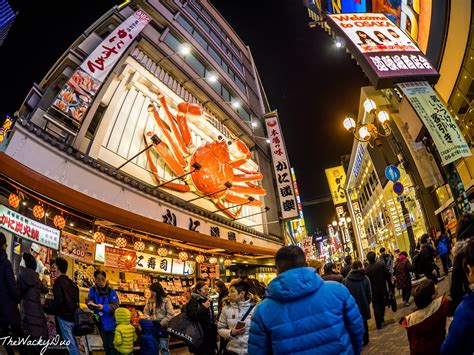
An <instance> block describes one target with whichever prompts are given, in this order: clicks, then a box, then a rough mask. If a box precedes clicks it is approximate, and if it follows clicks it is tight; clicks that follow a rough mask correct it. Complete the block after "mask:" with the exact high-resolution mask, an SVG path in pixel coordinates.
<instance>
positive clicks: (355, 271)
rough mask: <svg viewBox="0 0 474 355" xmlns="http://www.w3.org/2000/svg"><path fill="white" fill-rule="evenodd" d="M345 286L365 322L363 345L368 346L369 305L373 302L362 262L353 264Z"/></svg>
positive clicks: (345, 280)
mask: <svg viewBox="0 0 474 355" xmlns="http://www.w3.org/2000/svg"><path fill="white" fill-rule="evenodd" d="M343 284H344V285H345V286H346V287H347V288H348V289H349V292H350V293H351V295H352V297H354V299H355V301H356V303H357V306H359V311H360V315H361V316H362V319H363V320H364V342H363V345H367V344H368V343H369V325H368V323H367V320H369V319H370V308H369V305H370V302H371V300H372V288H371V286H370V280H369V278H368V277H367V276H366V275H365V270H364V269H363V268H362V263H361V262H360V261H358V260H356V261H354V262H353V263H352V267H351V271H350V272H349V274H348V275H347V277H346V278H345V279H344V281H343Z"/></svg>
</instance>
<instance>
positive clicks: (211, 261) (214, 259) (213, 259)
mask: <svg viewBox="0 0 474 355" xmlns="http://www.w3.org/2000/svg"><path fill="white" fill-rule="evenodd" d="M209 264H217V258H216V257H215V256H211V257H210V258H209Z"/></svg>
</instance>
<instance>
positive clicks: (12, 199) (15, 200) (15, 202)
mask: <svg viewBox="0 0 474 355" xmlns="http://www.w3.org/2000/svg"><path fill="white" fill-rule="evenodd" d="M8 203H9V204H10V206H11V207H13V208H18V206H20V198H19V197H18V195H17V194H14V193H11V194H10V195H9V196H8Z"/></svg>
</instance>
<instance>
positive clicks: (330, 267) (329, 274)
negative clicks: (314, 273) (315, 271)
mask: <svg viewBox="0 0 474 355" xmlns="http://www.w3.org/2000/svg"><path fill="white" fill-rule="evenodd" d="M322 278H323V280H324V281H336V282H342V280H343V279H344V277H342V275H341V274H339V273H338V272H336V270H335V265H334V264H333V263H327V264H325V265H324V275H323V276H322Z"/></svg>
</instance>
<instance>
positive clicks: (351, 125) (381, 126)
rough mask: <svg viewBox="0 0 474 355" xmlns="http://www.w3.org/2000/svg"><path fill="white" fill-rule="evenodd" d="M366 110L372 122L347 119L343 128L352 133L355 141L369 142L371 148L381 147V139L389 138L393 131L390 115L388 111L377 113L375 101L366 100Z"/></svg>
mask: <svg viewBox="0 0 474 355" xmlns="http://www.w3.org/2000/svg"><path fill="white" fill-rule="evenodd" d="M363 106H364V110H365V111H366V112H367V113H368V114H369V115H370V116H371V117H372V122H370V121H369V122H366V123H360V122H356V121H355V120H354V119H353V118H352V117H346V118H345V119H344V121H343V123H342V124H343V126H344V128H345V129H346V130H348V131H349V132H352V134H353V136H354V138H355V139H357V140H358V141H360V142H368V143H369V145H370V147H371V148H373V147H374V143H375V144H376V145H377V146H380V145H381V142H380V139H379V138H380V137H388V136H389V135H390V134H391V133H392V130H391V128H390V124H389V121H390V115H389V114H388V112H387V111H383V110H380V111H379V112H377V105H376V104H375V102H374V100H371V99H366V100H365V101H364V104H363Z"/></svg>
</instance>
